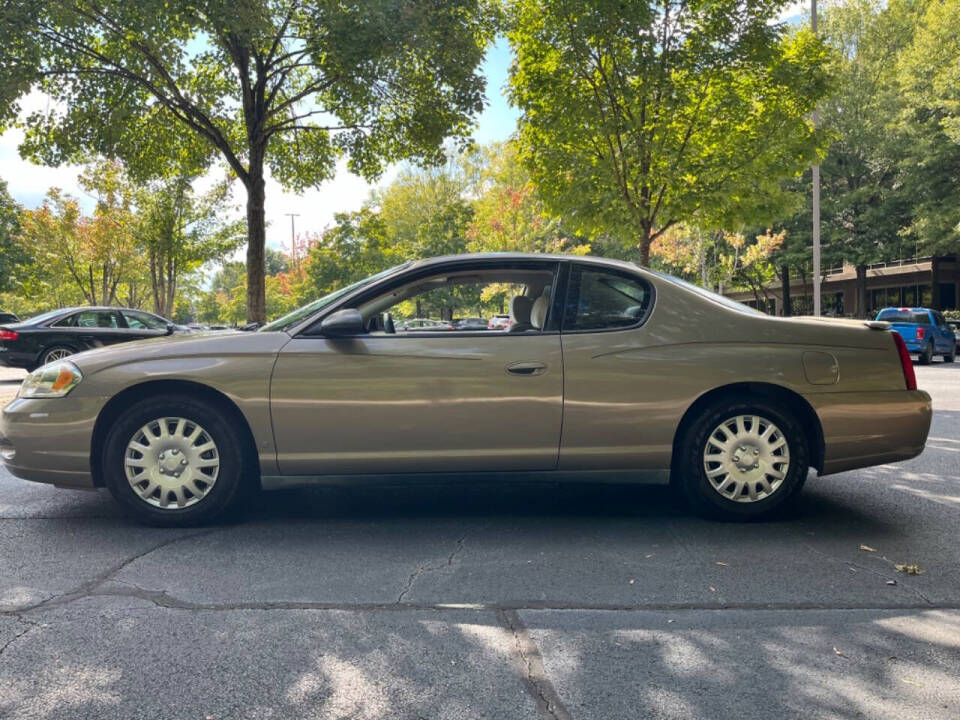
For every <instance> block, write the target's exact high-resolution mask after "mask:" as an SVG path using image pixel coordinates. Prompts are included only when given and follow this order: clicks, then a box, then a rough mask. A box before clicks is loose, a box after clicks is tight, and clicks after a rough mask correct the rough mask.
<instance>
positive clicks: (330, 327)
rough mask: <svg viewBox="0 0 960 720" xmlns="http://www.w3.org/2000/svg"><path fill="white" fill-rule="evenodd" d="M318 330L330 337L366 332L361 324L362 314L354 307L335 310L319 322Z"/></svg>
mask: <svg viewBox="0 0 960 720" xmlns="http://www.w3.org/2000/svg"><path fill="white" fill-rule="evenodd" d="M320 332H321V333H323V334H324V335H328V336H330V337H343V336H347V335H363V334H364V333H366V328H365V327H364V326H363V315H361V314H360V311H359V310H357V309H355V308H346V309H344V310H337V311H336V312H335V313H333V315H330V316H329V317H326V318H324V320H323V322H322V323H320Z"/></svg>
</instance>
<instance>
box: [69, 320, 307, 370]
mask: <svg viewBox="0 0 960 720" xmlns="http://www.w3.org/2000/svg"><path fill="white" fill-rule="evenodd" d="M289 341H290V336H289V335H287V334H286V333H284V332H240V331H227V332H224V331H222V330H221V331H217V332H207V333H190V334H183V335H167V336H164V337H159V338H150V339H148V340H135V341H133V342H127V343H120V344H117V345H110V346H108V347H102V348H96V349H94V350H86V351H84V352H81V353H77V354H76V355H71V356H70V362H72V363H74V364H75V365H76V366H77V367H78V368H80V371H81V372H84V373H95V372H99V371H100V370H104V369H106V368H110V367H115V366H117V365H124V364H127V363H133V362H143V361H150V360H165V359H169V358H194V357H211V356H213V357H228V356H232V355H258V354H273V353H276V352H278V351H279V350H280V348H282V347H283V346H284V345H286V344H287V343H288V342H289Z"/></svg>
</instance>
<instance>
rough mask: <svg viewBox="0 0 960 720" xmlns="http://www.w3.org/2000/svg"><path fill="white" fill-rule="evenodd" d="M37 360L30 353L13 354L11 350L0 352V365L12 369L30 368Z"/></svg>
mask: <svg viewBox="0 0 960 720" xmlns="http://www.w3.org/2000/svg"><path fill="white" fill-rule="evenodd" d="M36 360H37V358H36V357H35V356H34V355H33V354H32V353H21V352H14V351H12V350H0V365H2V366H4V367H12V368H28V367H31V366H32V365H33V364H34V363H35V362H36Z"/></svg>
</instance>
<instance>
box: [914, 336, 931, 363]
mask: <svg viewBox="0 0 960 720" xmlns="http://www.w3.org/2000/svg"><path fill="white" fill-rule="evenodd" d="M917 360H918V361H919V362H920V364H921V365H929V364H930V362H931V361H932V360H933V343H932V342H931V343H930V344H928V345H927V347H926V348H924V350H923V352H922V353H920V355H919V356H917Z"/></svg>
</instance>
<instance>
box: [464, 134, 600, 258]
mask: <svg viewBox="0 0 960 720" xmlns="http://www.w3.org/2000/svg"><path fill="white" fill-rule="evenodd" d="M479 159H480V163H481V165H480V168H481V169H480V171H479V173H478V178H477V179H478V196H477V197H476V199H475V200H474V203H473V219H472V220H471V222H470V226H469V227H468V228H467V249H468V250H470V251H471V252H568V253H573V254H586V253H588V252H590V245H589V243H587V242H585V241H582V240H581V239H580V238H577V237H574V236H573V235H571V234H570V233H568V232H567V231H566V230H565V228H564V227H563V225H562V223H561V221H560V219H559V218H558V217H556V216H555V215H553V214H552V213H550V212H549V211H548V210H547V208H546V206H545V205H544V202H543V200H541V198H540V193H539V192H538V190H537V187H536V185H535V184H534V182H533V179H532V178H531V177H530V173H529V171H528V170H527V169H526V168H525V167H524V166H523V164H522V163H520V162H519V159H518V157H517V146H516V143H515V142H513V141H510V142H505V143H494V144H492V145H489V146H487V147H485V148H483V149H482V150H481V151H480V153H479Z"/></svg>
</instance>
